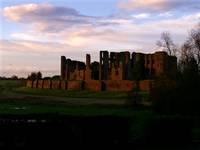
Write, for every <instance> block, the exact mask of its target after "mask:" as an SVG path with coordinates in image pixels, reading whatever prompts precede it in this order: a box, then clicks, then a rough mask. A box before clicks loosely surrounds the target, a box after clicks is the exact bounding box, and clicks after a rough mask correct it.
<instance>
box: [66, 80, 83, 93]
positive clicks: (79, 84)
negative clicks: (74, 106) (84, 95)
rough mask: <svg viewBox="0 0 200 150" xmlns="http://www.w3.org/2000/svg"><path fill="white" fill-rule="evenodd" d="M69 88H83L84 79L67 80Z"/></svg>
mask: <svg viewBox="0 0 200 150" xmlns="http://www.w3.org/2000/svg"><path fill="white" fill-rule="evenodd" d="M67 90H76V91H78V90H83V81H67Z"/></svg>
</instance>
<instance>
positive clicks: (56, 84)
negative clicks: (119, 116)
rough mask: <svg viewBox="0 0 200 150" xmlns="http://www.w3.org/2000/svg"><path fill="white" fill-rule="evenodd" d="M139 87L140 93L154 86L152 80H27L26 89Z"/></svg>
mask: <svg viewBox="0 0 200 150" xmlns="http://www.w3.org/2000/svg"><path fill="white" fill-rule="evenodd" d="M136 86H139V89H140V90H141V91H147V92H149V91H151V89H152V88H153V87H154V86H155V82H154V81H153V80H142V81H139V82H138V84H136V82H135V81H129V80H116V81H114V80H103V81H99V80H88V81H64V80H62V81H60V80H35V81H31V80H27V82H26V87H28V88H40V89H42V88H43V89H63V90H89V91H96V92H97V91H131V90H133V89H134V88H135V87H136Z"/></svg>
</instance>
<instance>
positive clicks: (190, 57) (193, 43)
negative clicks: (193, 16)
mask: <svg viewBox="0 0 200 150" xmlns="http://www.w3.org/2000/svg"><path fill="white" fill-rule="evenodd" d="M157 45H158V46H160V47H162V48H163V49H164V51H166V52H167V53H168V54H169V55H172V56H177V58H178V66H177V72H176V73H175V72H174V73H172V74H173V75H175V76H173V77H172V76H171V74H168V76H165V77H160V78H159V79H157V81H158V82H160V84H159V85H158V86H157V87H156V88H155V89H154V90H152V92H151V94H150V100H152V101H153V107H154V110H155V111H157V112H159V113H165V114H166V113H167V114H171V113H173V114H187V115H189V114H190V115H200V93H199V92H200V24H198V25H197V26H196V28H195V29H192V30H191V31H190V32H189V34H188V37H187V38H186V41H185V42H184V43H183V44H182V45H181V46H180V47H178V46H177V45H176V44H174V41H173V40H172V38H171V35H170V33H169V32H163V33H162V34H161V39H160V40H159V41H158V42H157ZM163 78H164V79H165V80H163ZM166 80H168V81H169V82H166ZM172 80H173V81H175V82H172ZM170 81H171V82H170ZM172 83H173V84H172ZM174 83H175V84H174Z"/></svg>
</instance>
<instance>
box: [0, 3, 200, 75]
mask: <svg viewBox="0 0 200 150" xmlns="http://www.w3.org/2000/svg"><path fill="white" fill-rule="evenodd" d="M198 22H200V0H0V76H7V77H9V76H12V75H17V76H19V77H27V76H28V74H30V72H32V71H41V72H42V73H43V76H52V75H59V72H60V56H61V55H65V56H66V57H69V58H71V59H76V60H81V61H85V54H86V53H90V54H91V57H92V60H98V59H99V57H98V56H99V51H100V50H109V51H123V50H129V51H130V52H132V51H136V52H139V51H140V52H144V53H148V52H154V51H156V50H158V47H157V46H156V44H155V43H156V41H157V40H159V39H160V34H161V33H162V32H163V31H169V32H170V33H171V35H172V38H173V40H174V42H175V43H177V44H178V45H180V44H181V43H182V42H184V41H185V40H186V38H187V35H188V33H189V31H190V30H191V29H192V28H194V27H195V26H196V25H197V23H198Z"/></svg>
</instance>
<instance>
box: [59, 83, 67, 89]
mask: <svg viewBox="0 0 200 150" xmlns="http://www.w3.org/2000/svg"><path fill="white" fill-rule="evenodd" d="M60 86H61V89H62V90H66V89H67V81H61V85H60Z"/></svg>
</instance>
